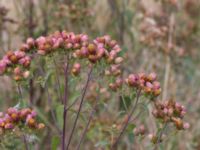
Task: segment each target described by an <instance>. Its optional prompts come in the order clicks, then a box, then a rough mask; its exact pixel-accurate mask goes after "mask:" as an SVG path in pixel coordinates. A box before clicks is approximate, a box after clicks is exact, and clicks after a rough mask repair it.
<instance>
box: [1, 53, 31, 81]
mask: <svg viewBox="0 0 200 150" xmlns="http://www.w3.org/2000/svg"><path fill="white" fill-rule="evenodd" d="M30 63H31V58H30V56H28V55H26V53H25V52H23V51H20V50H17V51H14V52H13V51H9V52H7V53H6V55H5V56H4V57H3V58H2V60H0V75H2V74H4V73H6V72H8V73H12V74H13V75H14V78H15V79H16V80H19V79H21V78H22V77H23V78H27V77H28V76H29V71H28V68H29V66H30ZM9 68H12V69H9Z"/></svg>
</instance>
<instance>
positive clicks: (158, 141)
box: [154, 123, 167, 150]
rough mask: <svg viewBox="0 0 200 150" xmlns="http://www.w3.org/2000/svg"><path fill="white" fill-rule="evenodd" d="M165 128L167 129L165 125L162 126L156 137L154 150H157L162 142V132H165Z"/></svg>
mask: <svg viewBox="0 0 200 150" xmlns="http://www.w3.org/2000/svg"><path fill="white" fill-rule="evenodd" d="M166 128H167V123H165V124H164V126H163V128H162V130H161V131H160V134H159V135H158V139H157V141H156V145H155V148H154V150H157V149H158V146H159V143H160V140H162V135H163V132H164V131H165V129H166Z"/></svg>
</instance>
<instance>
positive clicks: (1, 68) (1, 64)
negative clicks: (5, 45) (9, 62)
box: [0, 61, 6, 75]
mask: <svg viewBox="0 0 200 150" xmlns="http://www.w3.org/2000/svg"><path fill="white" fill-rule="evenodd" d="M5 70H6V63H4V62H2V61H1V62H0V75H1V74H3V73H4V72H5Z"/></svg>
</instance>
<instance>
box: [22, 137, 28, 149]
mask: <svg viewBox="0 0 200 150" xmlns="http://www.w3.org/2000/svg"><path fill="white" fill-rule="evenodd" d="M23 142H24V145H25V149H26V150H29V148H28V143H27V140H26V136H25V135H24V134H23Z"/></svg>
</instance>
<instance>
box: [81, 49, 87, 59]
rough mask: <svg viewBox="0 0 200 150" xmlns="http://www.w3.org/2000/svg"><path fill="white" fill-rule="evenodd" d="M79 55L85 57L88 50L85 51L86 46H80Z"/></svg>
mask: <svg viewBox="0 0 200 150" xmlns="http://www.w3.org/2000/svg"><path fill="white" fill-rule="evenodd" d="M81 55H82V56H84V57H86V56H87V55H88V51H87V48H86V47H82V48H81Z"/></svg>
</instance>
